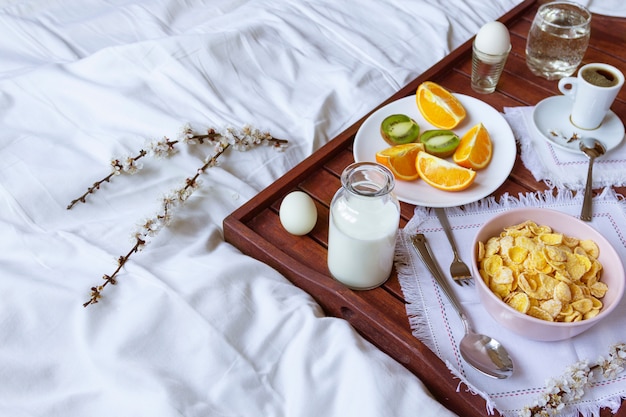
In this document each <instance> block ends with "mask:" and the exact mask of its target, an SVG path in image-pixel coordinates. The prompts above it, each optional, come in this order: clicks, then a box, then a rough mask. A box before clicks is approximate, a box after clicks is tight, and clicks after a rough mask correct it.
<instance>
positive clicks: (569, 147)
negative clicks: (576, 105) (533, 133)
mask: <svg viewBox="0 0 626 417" xmlns="http://www.w3.org/2000/svg"><path fill="white" fill-rule="evenodd" d="M571 108H572V100H571V99H570V98H569V97H567V96H553V97H548V98H546V99H544V100H542V101H540V102H539V103H538V104H537V105H536V106H535V109H534V110H533V124H534V125H535V128H536V129H537V132H538V133H539V134H540V135H541V136H543V137H544V138H545V139H546V140H547V141H548V142H550V143H551V144H552V145H554V146H556V147H558V148H561V149H564V150H566V151H570V152H576V153H582V152H581V151H580V149H578V142H579V141H578V140H576V139H579V138H582V137H593V138H596V139H598V140H599V141H601V142H602V143H603V144H604V146H605V147H606V150H607V151H610V150H611V149H613V148H615V147H617V146H618V145H619V144H620V143H621V142H622V140H623V139H624V123H622V121H621V120H620V118H619V117H617V115H616V114H615V113H613V112H612V111H610V110H609V114H607V116H606V117H605V118H604V121H603V122H602V125H601V126H600V127H599V128H597V129H593V130H585V129H580V128H578V127H576V126H574V125H573V124H572V122H571V121H570V119H569V116H570V110H571Z"/></svg>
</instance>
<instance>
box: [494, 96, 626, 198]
mask: <svg viewBox="0 0 626 417" xmlns="http://www.w3.org/2000/svg"><path fill="white" fill-rule="evenodd" d="M533 108H534V107H505V108H504V118H505V119H506V120H507V122H508V123H509V125H510V126H511V129H512V130H513V133H514V135H515V138H516V139H517V141H518V142H519V143H520V147H521V158H522V162H523V163H524V166H526V168H527V169H528V170H529V171H530V172H531V173H532V174H533V176H534V178H535V180H537V181H544V182H545V183H546V184H548V185H549V186H554V187H557V188H569V189H580V188H583V187H584V186H585V181H586V179H587V166H588V163H589V160H588V159H587V157H586V156H585V155H583V154H576V153H573V152H568V151H565V150H562V149H560V148H557V147H555V146H553V145H551V144H550V143H549V142H548V141H547V140H545V139H544V138H543V137H542V136H541V135H540V134H539V133H538V132H537V131H536V129H535V127H534V125H533V122H532V114H533ZM625 166H626V141H623V142H622V143H621V144H620V145H619V146H618V147H617V148H615V149H613V150H612V151H610V152H608V153H607V154H606V155H604V156H602V157H600V158H597V159H596V162H595V165H594V168H593V186H594V188H602V187H609V186H611V185H613V186H625V185H626V170H625V168H624V167H625Z"/></svg>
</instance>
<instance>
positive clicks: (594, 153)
mask: <svg viewBox="0 0 626 417" xmlns="http://www.w3.org/2000/svg"><path fill="white" fill-rule="evenodd" d="M578 147H579V148H580V150H581V151H582V152H583V153H584V154H585V155H587V157H588V158H589V168H588V169H587V184H586V185H585V198H584V199H583V208H582V210H581V212H580V219H581V220H583V221H586V222H589V221H591V194H592V191H591V183H592V180H591V177H592V173H593V162H594V161H595V159H596V158H597V157H599V156H602V155H604V154H605V153H606V148H605V147H604V145H603V144H602V142H600V141H599V140H597V139H594V138H582V139H581V140H580V143H579V144H578Z"/></svg>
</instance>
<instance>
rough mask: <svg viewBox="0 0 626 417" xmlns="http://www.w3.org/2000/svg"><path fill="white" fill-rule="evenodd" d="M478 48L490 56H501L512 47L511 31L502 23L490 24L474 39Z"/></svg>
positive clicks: (482, 28)
mask: <svg viewBox="0 0 626 417" xmlns="http://www.w3.org/2000/svg"><path fill="white" fill-rule="evenodd" d="M474 42H475V45H476V48H477V49H478V50H479V51H481V52H483V53H485V54H489V55H500V54H503V53H505V52H506V51H508V50H509V48H510V47H511V37H510V35H509V30H508V29H507V28H506V26H505V25H504V24H503V23H502V22H497V21H496V22H489V23H486V24H485V25H484V26H483V27H481V28H480V30H479V31H478V33H477V34H476V39H474Z"/></svg>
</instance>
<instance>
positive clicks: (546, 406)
mask: <svg viewBox="0 0 626 417" xmlns="http://www.w3.org/2000/svg"><path fill="white" fill-rule="evenodd" d="M625 367H626V343H619V344H616V345H613V346H611V347H610V348H609V355H608V356H607V357H606V358H604V357H600V358H599V359H598V360H597V361H596V363H595V364H594V365H593V366H591V367H590V366H589V364H588V362H587V361H586V360H583V361H579V362H577V363H575V364H574V365H572V366H569V367H568V368H567V369H566V372H565V374H563V375H562V376H561V378H559V379H551V380H549V381H548V383H547V386H546V390H545V391H544V393H543V394H542V396H541V397H540V398H539V399H538V400H537V401H536V402H535V405H534V406H532V407H525V408H524V409H523V410H522V412H521V413H520V416H522V417H552V416H557V415H559V414H560V413H561V411H562V410H563V409H564V408H565V407H566V406H567V405H569V404H570V403H573V402H575V401H578V400H580V399H581V398H582V397H583V396H584V395H585V388H586V387H587V386H588V385H589V384H590V383H591V382H592V381H593V377H594V371H596V370H599V371H601V375H602V376H603V377H604V378H605V379H613V378H615V377H617V375H619V374H620V373H621V372H623V371H624V368H625Z"/></svg>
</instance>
